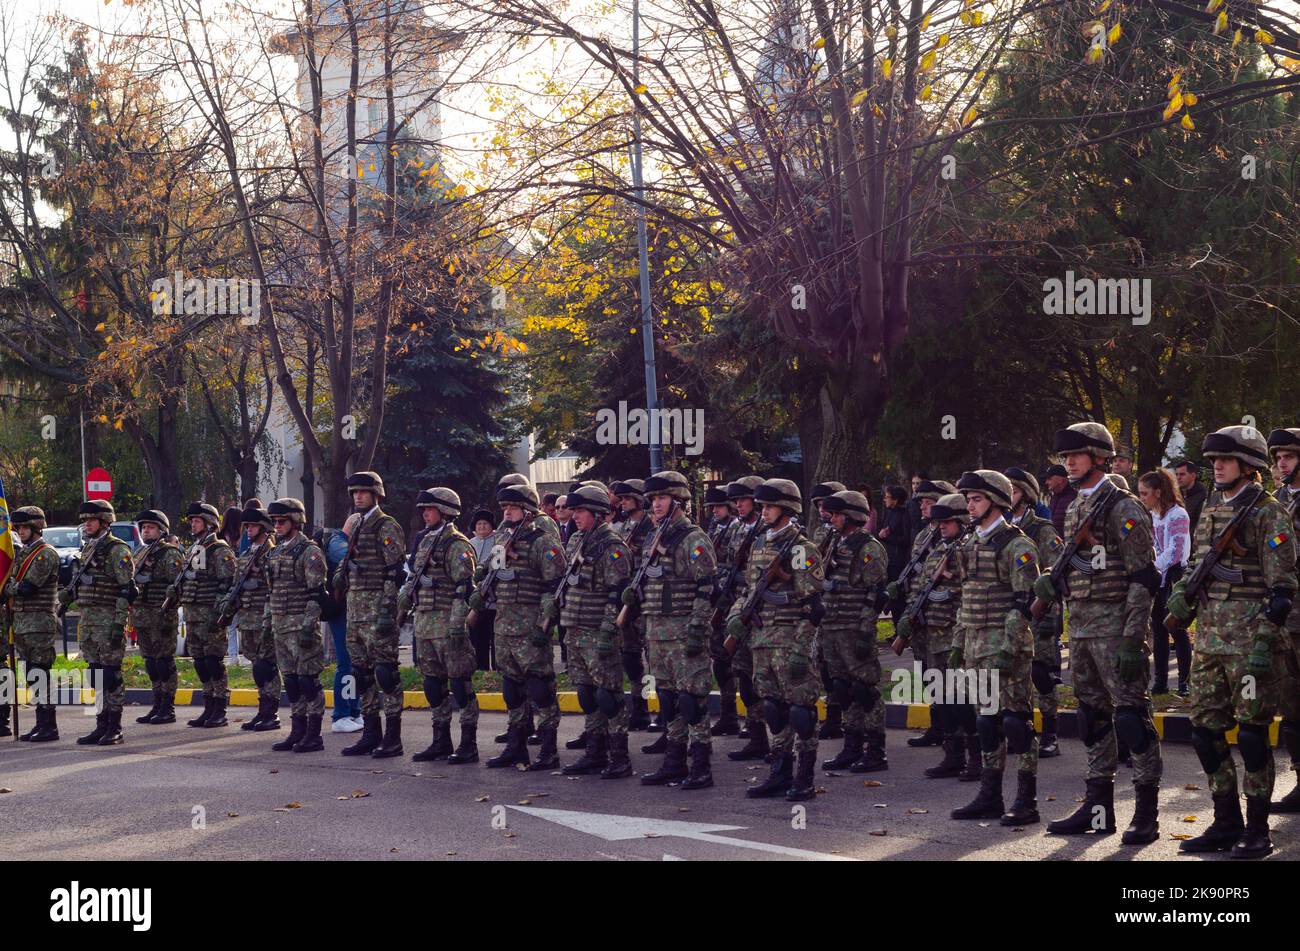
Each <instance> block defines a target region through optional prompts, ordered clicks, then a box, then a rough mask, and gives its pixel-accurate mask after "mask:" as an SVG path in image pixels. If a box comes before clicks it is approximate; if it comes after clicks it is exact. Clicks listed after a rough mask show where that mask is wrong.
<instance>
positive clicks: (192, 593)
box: [165, 502, 237, 727]
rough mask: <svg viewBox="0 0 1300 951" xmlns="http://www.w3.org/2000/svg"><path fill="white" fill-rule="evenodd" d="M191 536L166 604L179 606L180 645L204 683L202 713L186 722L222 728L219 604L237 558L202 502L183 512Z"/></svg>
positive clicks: (223, 628)
mask: <svg viewBox="0 0 1300 951" xmlns="http://www.w3.org/2000/svg"><path fill="white" fill-rule="evenodd" d="M185 517H186V518H187V519H189V522H190V535H191V536H193V538H194V545H193V546H191V548H190V551H189V553H188V554H187V555H186V558H185V571H184V573H183V574H182V576H181V579H180V581H179V582H177V583H174V584H173V585H172V586H171V587H169V588H168V589H167V599H166V602H165V606H166V607H168V608H170V607H171V605H173V604H176V603H179V604H180V605H181V607H182V609H183V610H184V612H185V646H186V649H187V650H188V652H189V655H190V657H191V658H192V659H193V661H194V670H195V673H197V674H198V675H199V680H200V681H201V682H202V683H203V712H202V713H200V714H199V715H198V716H197V717H195V718H194V719H193V720H188V721H186V722H187V723H188V724H189V725H190V726H193V727H220V726H225V725H226V723H227V721H226V705H227V704H228V703H229V701H230V688H229V686H228V681H227V679H226V651H227V650H228V649H229V647H230V630H229V628H228V627H227V625H226V623H223V622H222V620H221V609H220V608H219V607H218V604H219V603H220V602H221V599H222V598H224V597H225V596H226V593H227V592H228V591H229V590H230V588H231V586H232V585H233V584H234V583H235V564H236V561H237V559H236V556H235V553H234V551H233V550H232V549H231V547H230V546H229V545H228V544H226V542H225V540H224V539H222V538H221V536H219V535H218V534H217V525H218V524H219V523H220V521H221V516H220V515H219V514H217V510H216V509H215V508H214V507H213V506H211V505H209V504H208V503H206V502H195V503H194V504H193V505H191V506H190V507H189V509H187V510H186V512H185Z"/></svg>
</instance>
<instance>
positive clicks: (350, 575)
mask: <svg viewBox="0 0 1300 951" xmlns="http://www.w3.org/2000/svg"><path fill="white" fill-rule="evenodd" d="M347 485H348V492H349V494H350V495H351V496H352V508H353V513H352V515H351V516H349V518H350V520H351V521H352V523H353V528H352V538H351V542H350V545H351V547H350V549H349V550H350V552H351V553H350V554H349V555H348V557H347V559H346V561H347V571H346V572H340V574H339V578H340V580H341V581H342V582H343V584H344V585H346V589H347V604H348V614H347V617H348V653H349V654H350V655H351V657H352V670H353V675H354V677H355V678H356V690H357V693H358V694H359V695H360V697H361V722H362V731H361V738H360V739H358V740H357V742H356V743H354V744H352V745H351V746H349V747H346V748H344V750H343V755H344V756H366V755H370V756H374V757H377V758H380V759H385V758H388V757H392V756H401V755H402V752H403V750H402V699H403V698H402V678H401V674H400V672H399V670H398V665H397V643H398V631H397V589H398V586H399V582H400V581H401V580H402V578H403V575H404V572H403V569H402V562H404V561H405V560H406V536H405V535H404V534H403V532H402V526H400V525H398V524H397V519H395V518H393V517H392V516H391V515H389V514H388V513H387V512H385V511H384V510H383V509H382V508H381V507H380V503H381V502H382V501H383V500H384V482H383V480H382V479H381V478H379V475H378V473H375V472H354V473H352V475H350V476H349V477H348V483H347ZM340 567H342V566H340ZM381 695H382V696H381ZM381 712H382V713H383V722H382V724H381V722H380V713H381Z"/></svg>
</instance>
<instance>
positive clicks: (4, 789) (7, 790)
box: [0, 786, 13, 794]
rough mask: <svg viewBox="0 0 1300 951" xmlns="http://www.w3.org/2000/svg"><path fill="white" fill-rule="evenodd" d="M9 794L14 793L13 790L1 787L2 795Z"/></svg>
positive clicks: (0, 792)
mask: <svg viewBox="0 0 1300 951" xmlns="http://www.w3.org/2000/svg"><path fill="white" fill-rule="evenodd" d="M7 792H13V790H12V789H10V788H9V787H8V786H0V794H3V793H7Z"/></svg>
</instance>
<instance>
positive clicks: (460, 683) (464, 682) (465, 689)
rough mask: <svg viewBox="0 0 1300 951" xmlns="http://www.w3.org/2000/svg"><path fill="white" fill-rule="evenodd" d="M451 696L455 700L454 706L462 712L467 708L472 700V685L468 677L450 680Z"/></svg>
mask: <svg viewBox="0 0 1300 951" xmlns="http://www.w3.org/2000/svg"><path fill="white" fill-rule="evenodd" d="M451 695H452V696H453V697H455V698H456V706H458V707H460V709H462V710H464V709H465V708H466V707H468V706H469V702H470V701H471V700H473V699H474V685H473V684H472V683H471V682H470V679H469V678H468V677H453V678H452V680H451Z"/></svg>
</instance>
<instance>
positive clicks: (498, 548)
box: [469, 483, 566, 770]
mask: <svg viewBox="0 0 1300 951" xmlns="http://www.w3.org/2000/svg"><path fill="white" fill-rule="evenodd" d="M497 502H498V503H499V504H500V505H501V514H502V519H501V524H500V525H499V526H497V532H496V536H495V539H494V544H493V547H492V554H491V556H490V558H489V564H488V565H487V566H483V567H485V568H486V569H487V570H489V571H493V570H494V571H496V576H495V578H496V580H495V582H494V586H493V587H492V589H491V590H489V591H484V590H483V585H482V584H480V586H479V587H478V588H476V589H475V590H474V592H473V593H472V594H471V595H470V596H469V606H470V609H471V610H473V611H480V610H482V609H483V608H485V607H490V606H491V605H492V603H495V605H496V611H497V619H496V653H497V667H498V669H500V671H501V692H502V693H503V694H504V695H505V700H506V708H507V710H508V711H509V713H508V724H509V725H508V728H507V730H506V732H507V734H508V739H507V740H506V748H505V749H504V750H502V751H501V753H499V754H498V755H497V756H494V757H492V758H491V759H489V760H488V761H487V764H486V765H487V766H488V767H491V768H497V767H502V766H514V765H516V764H521V765H523V766H525V767H527V768H528V769H531V770H549V769H557V768H559V765H560V757H559V753H558V751H557V749H556V736H555V735H556V729H557V727H558V726H559V722H560V707H559V704H558V702H557V699H556V693H555V666H554V655H553V652H552V649H551V628H552V627H553V626H554V624H555V621H556V619H557V618H558V617H559V608H558V606H556V604H555V598H554V596H553V595H552V594H551V592H552V591H554V589H555V582H556V581H557V580H558V579H559V578H560V576H561V575H563V574H564V571H565V566H566V562H565V559H564V550H563V549H562V548H561V547H560V542H559V537H558V536H557V535H553V534H551V533H550V532H548V531H546V530H545V529H543V528H542V527H540V526H539V525H538V524H537V511H538V498H537V490H536V489H535V488H533V486H532V485H530V484H527V483H524V484H522V485H506V486H503V487H502V488H500V489H498V490H497ZM528 702H531V703H532V704H533V705H534V707H535V708H536V710H537V713H538V720H537V732H538V734H539V735H540V736H541V749H539V750H538V753H537V760H536V761H535V762H532V763H529V757H528V745H527V743H528V730H527V715H526V710H525V705H526V703H528Z"/></svg>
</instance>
